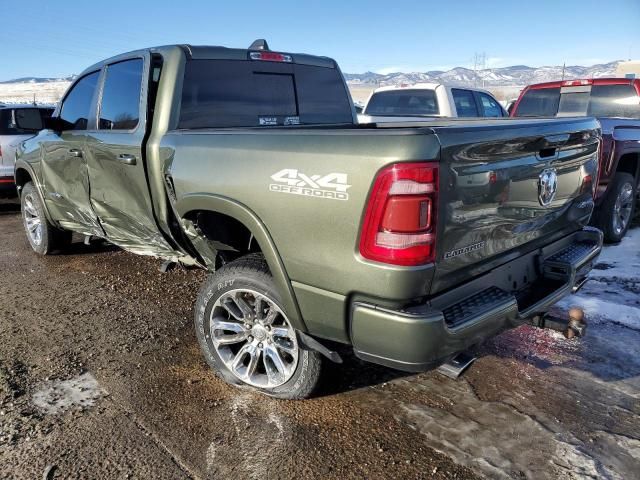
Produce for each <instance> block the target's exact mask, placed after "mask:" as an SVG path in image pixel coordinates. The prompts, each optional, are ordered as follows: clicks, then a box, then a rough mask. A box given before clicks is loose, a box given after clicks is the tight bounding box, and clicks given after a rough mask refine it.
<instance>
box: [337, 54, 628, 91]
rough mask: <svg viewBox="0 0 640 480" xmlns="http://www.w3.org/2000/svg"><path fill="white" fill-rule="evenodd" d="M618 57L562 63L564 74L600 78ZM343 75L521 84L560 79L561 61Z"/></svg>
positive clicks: (367, 80)
mask: <svg viewBox="0 0 640 480" xmlns="http://www.w3.org/2000/svg"><path fill="white" fill-rule="evenodd" d="M618 63H620V60H618V61H615V62H609V63H604V64H599V65H592V66H590V67H582V66H577V65H576V66H568V67H565V72H564V78H565V79H572V78H601V77H613V76H615V74H616V67H617V66H618ZM345 78H346V79H347V81H348V82H349V83H350V84H352V85H357V84H361V85H372V86H374V85H382V86H384V85H398V84H402V83H408V84H412V83H418V82H439V83H447V84H449V85H459V86H466V87H471V86H477V87H481V86H483V85H484V87H485V88H489V87H503V86H524V85H529V84H531V83H540V82H551V81H554V80H560V79H562V65H560V66H549V67H537V68H534V67H527V66H526V65H514V66H511V67H502V68H487V69H484V70H478V71H473V70H471V69H469V68H464V67H456V68H452V69H451V70H447V71H442V70H432V71H428V72H412V73H405V72H397V73H390V74H387V75H383V74H380V73H374V72H366V73H345Z"/></svg>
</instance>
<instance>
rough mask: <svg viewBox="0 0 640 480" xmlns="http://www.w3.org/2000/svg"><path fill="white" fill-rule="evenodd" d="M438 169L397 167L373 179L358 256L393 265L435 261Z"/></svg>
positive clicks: (420, 165)
mask: <svg viewBox="0 0 640 480" xmlns="http://www.w3.org/2000/svg"><path fill="white" fill-rule="evenodd" d="M437 192H438V166H437V164H434V163H397V164H394V165H390V166H389V167H386V168H384V169H383V170H382V171H381V172H380V173H379V174H378V176H377V177H376V180H375V183H374V185H373V190H372V191H371V195H370V196H369V203H368V205H367V211H366V214H365V217H364V224H363V226H362V234H361V237H360V254H361V255H362V256H363V257H364V258H367V259H369V260H376V261H379V262H383V263H390V264H394V265H422V264H425V263H429V262H432V261H433V260H434V257H435V240H436V234H435V232H436V211H437V210H436V200H437Z"/></svg>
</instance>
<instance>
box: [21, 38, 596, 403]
mask: <svg viewBox="0 0 640 480" xmlns="http://www.w3.org/2000/svg"><path fill="white" fill-rule="evenodd" d="M46 127H47V129H45V130H43V131H41V132H40V133H39V134H38V135H37V136H35V137H34V138H31V139H29V140H26V141H25V142H23V143H22V145H21V146H20V148H19V151H18V153H17V155H16V167H15V168H16V169H15V180H16V184H17V186H18V188H19V192H20V196H21V202H22V214H23V218H24V226H25V230H26V233H27V237H28V240H29V242H30V244H31V246H32V248H33V250H35V251H36V252H38V253H40V254H49V253H52V252H55V251H57V250H59V249H61V248H64V247H65V246H66V245H67V244H68V243H69V242H70V240H71V232H72V231H73V232H79V233H82V234H84V235H86V236H90V237H100V238H103V239H106V240H107V241H109V242H111V243H113V244H115V245H118V246H120V247H122V248H123V249H125V250H129V251H131V252H134V253H138V254H142V255H151V256H155V257H159V258H161V259H164V260H166V261H173V262H180V263H182V264H184V265H190V266H198V267H201V268H205V269H207V270H208V271H210V272H211V274H210V276H209V279H208V280H207V281H206V283H205V285H204V286H203V287H202V290H201V292H200V296H199V298H198V300H197V305H196V307H195V325H196V331H197V337H198V340H199V342H200V345H201V347H202V350H203V352H204V355H205V357H206V359H207V361H208V362H209V363H210V365H211V366H212V367H213V369H214V370H216V371H217V372H218V374H219V375H220V376H221V377H222V378H224V379H225V380H226V381H228V382H230V383H233V384H236V385H240V386H249V387H253V388H255V389H257V390H260V391H262V392H264V393H267V394H269V395H272V396H276V397H283V398H302V397H306V396H308V395H310V394H311V393H312V391H313V389H314V387H315V386H316V384H317V382H318V379H319V376H320V371H321V364H322V361H326V360H325V357H326V358H328V359H331V360H334V361H340V356H339V354H338V353H336V351H335V350H336V348H335V347H336V343H335V342H340V343H343V344H347V345H350V346H351V347H352V348H353V351H354V352H355V354H356V355H357V356H358V357H360V358H362V359H365V360H368V361H371V362H376V363H380V364H383V365H387V366H390V367H393V368H397V369H401V370H406V371H420V370H425V369H428V368H433V367H435V366H438V365H440V364H441V363H443V362H445V361H447V360H449V359H451V358H452V357H453V356H455V355H456V354H457V353H458V352H461V351H464V350H465V349H467V348H468V347H471V346H473V345H475V344H478V343H479V342H481V341H482V340H483V339H486V338H487V337H490V336H493V335H495V334H497V333H499V332H500V331H502V330H504V329H507V328H510V327H515V326H518V325H521V324H523V323H527V322H528V323H535V324H537V325H539V326H542V325H543V324H544V321H543V319H544V315H545V312H546V311H547V310H548V308H549V307H550V306H551V305H552V304H553V303H554V302H556V301H557V300H558V299H560V298H561V297H562V296H564V295H566V294H568V293H570V292H571V291H572V289H576V288H579V287H580V286H581V285H582V283H583V282H584V281H585V280H586V278H587V274H588V272H589V270H590V269H591V265H592V262H593V260H594V259H595V257H596V256H597V255H598V253H599V252H600V249H601V244H602V238H601V233H600V231H598V230H595V229H589V228H585V227H584V226H585V225H586V224H587V222H588V220H589V217H590V215H591V212H592V209H593V190H594V184H595V182H596V180H597V168H598V167H597V165H598V148H599V144H600V130H599V126H598V123H597V122H596V121H595V120H593V119H590V118H578V119H571V118H564V119H525V120H520V119H502V120H482V119H481V120H463V119H458V120H434V121H428V122H416V123H406V124H403V123H396V124H384V125H382V124H380V125H376V124H365V125H362V124H360V125H359V124H358V123H357V120H356V113H355V110H354V107H353V103H352V101H351V97H350V95H349V92H348V90H347V86H346V84H345V82H344V79H343V77H342V74H341V72H340V70H339V68H338V66H337V65H336V62H335V61H333V60H331V59H329V58H326V57H317V56H310V55H304V54H295V53H282V52H275V51H272V50H269V48H268V46H267V45H266V42H264V41H257V42H254V44H253V45H252V46H251V47H250V48H249V49H231V48H223V47H196V46H189V45H176V46H166V47H158V48H149V49H145V50H139V51H135V52H131V53H127V54H124V55H120V56H117V57H114V58H111V59H108V60H105V61H103V62H100V63H98V64H96V65H93V66H92V67H89V68H88V69H87V70H85V71H84V72H83V73H82V74H81V75H80V76H78V78H77V79H76V80H75V82H74V83H73V84H72V85H71V87H70V88H69V90H68V91H67V93H66V94H65V96H64V97H63V99H62V101H61V102H60V104H59V106H58V107H57V109H56V111H55V112H54V115H53V117H52V118H51V119H50V120H47V123H46ZM167 293H168V294H169V292H167ZM338 350H339V349H338ZM321 360H322V361H321Z"/></svg>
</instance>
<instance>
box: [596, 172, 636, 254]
mask: <svg viewBox="0 0 640 480" xmlns="http://www.w3.org/2000/svg"><path fill="white" fill-rule="evenodd" d="M635 185H636V183H635V178H634V177H633V175H631V174H629V173H625V172H618V173H616V175H615V177H614V178H613V182H612V185H611V187H610V189H609V192H608V193H607V196H606V198H605V199H604V201H603V202H602V205H600V208H599V212H598V220H597V222H596V224H597V226H598V227H599V228H600V229H601V230H602V231H603V233H604V240H605V241H606V242H607V243H618V242H619V241H620V240H622V239H623V238H624V236H625V235H626V234H627V230H628V229H629V224H630V223H631V220H632V219H633V214H634V211H635V203H636V188H635Z"/></svg>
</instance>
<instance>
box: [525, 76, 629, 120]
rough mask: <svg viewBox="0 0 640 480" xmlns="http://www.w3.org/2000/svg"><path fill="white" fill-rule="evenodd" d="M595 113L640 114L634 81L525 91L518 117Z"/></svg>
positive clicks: (598, 115)
mask: <svg viewBox="0 0 640 480" xmlns="http://www.w3.org/2000/svg"><path fill="white" fill-rule="evenodd" d="M556 115H559V116H564V117H566V116H573V115H575V116H586V115H588V116H593V117H627V118H640V98H639V97H638V95H637V93H636V91H635V89H634V88H633V85H629V84H618V85H616V84H614V85H593V86H592V87H588V86H586V87H585V86H578V87H564V88H562V90H560V88H542V89H535V90H529V91H528V92H526V93H525V94H524V95H523V97H522V100H520V103H519V104H518V108H517V110H516V113H515V116H516V117H553V116H556Z"/></svg>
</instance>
